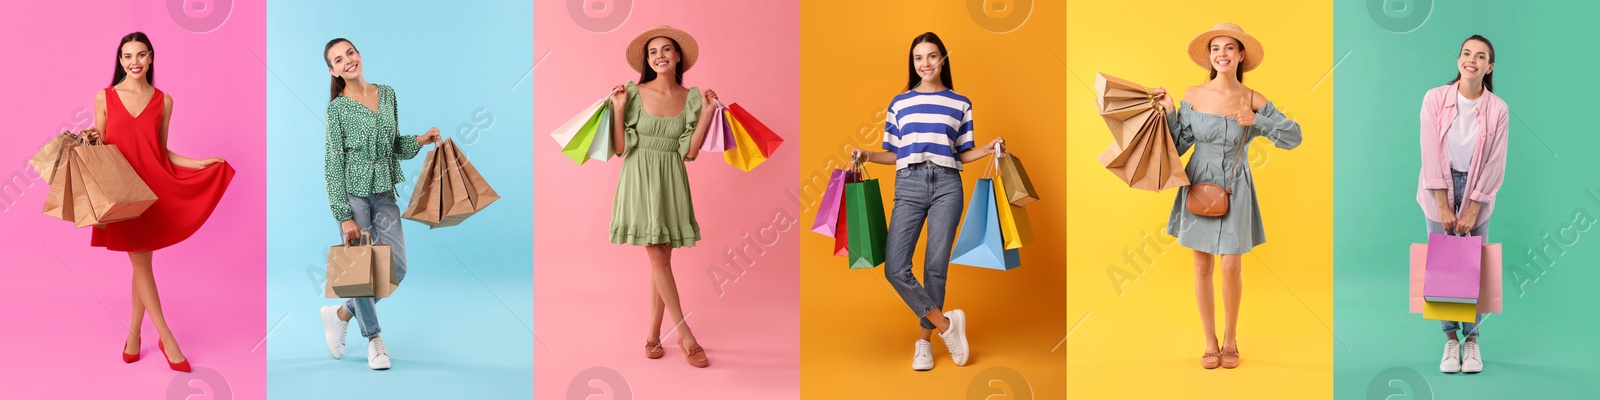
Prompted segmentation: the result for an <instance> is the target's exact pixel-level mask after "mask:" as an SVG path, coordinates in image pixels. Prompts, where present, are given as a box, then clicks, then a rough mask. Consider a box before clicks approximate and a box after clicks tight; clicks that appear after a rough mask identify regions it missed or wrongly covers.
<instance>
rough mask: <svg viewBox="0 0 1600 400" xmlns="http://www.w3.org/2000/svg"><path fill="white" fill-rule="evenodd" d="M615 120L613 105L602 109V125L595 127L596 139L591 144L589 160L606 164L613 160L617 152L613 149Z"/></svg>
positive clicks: (609, 104) (607, 105)
mask: <svg viewBox="0 0 1600 400" xmlns="http://www.w3.org/2000/svg"><path fill="white" fill-rule="evenodd" d="M614 118H616V115H613V114H612V110H611V103H609V102H607V103H606V104H605V105H604V106H601V107H600V123H599V124H598V125H596V126H595V129H594V138H593V139H591V141H590V143H589V158H591V159H595V160H599V161H600V162H606V161H608V160H611V155H612V154H616V150H615V149H612V148H611V144H612V143H611V129H612V128H613V127H612V126H611V124H612V122H613V120H614ZM579 164H582V163H581V162H580V163H579Z"/></svg>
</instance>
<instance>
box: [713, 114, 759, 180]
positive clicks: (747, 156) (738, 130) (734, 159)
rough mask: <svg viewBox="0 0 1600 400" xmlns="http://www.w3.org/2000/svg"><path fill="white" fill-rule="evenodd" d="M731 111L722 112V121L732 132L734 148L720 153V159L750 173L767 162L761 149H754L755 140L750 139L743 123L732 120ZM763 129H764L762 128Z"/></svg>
mask: <svg viewBox="0 0 1600 400" xmlns="http://www.w3.org/2000/svg"><path fill="white" fill-rule="evenodd" d="M731 112H732V111H731V110H724V111H723V120H725V121H727V122H728V129H730V130H732V131H733V138H734V143H735V144H734V148H732V149H729V150H728V151H724V152H722V159H723V161H726V162H727V163H728V165H732V166H734V167H736V168H739V169H740V170H743V171H744V172H750V170H752V169H755V168H756V166H759V165H761V163H764V162H767V156H766V155H763V154H761V149H760V148H759V147H756V142H755V138H752V137H750V131H749V130H748V129H746V127H745V126H744V123H743V121H739V120H738V119H734V118H733V116H732V114H730V113H731ZM763 129H765V128H764V127H763Z"/></svg>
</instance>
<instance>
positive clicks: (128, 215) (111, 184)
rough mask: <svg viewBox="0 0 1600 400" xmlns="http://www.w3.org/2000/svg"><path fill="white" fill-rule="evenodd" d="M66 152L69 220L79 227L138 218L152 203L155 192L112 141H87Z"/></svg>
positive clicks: (153, 202)
mask: <svg viewBox="0 0 1600 400" xmlns="http://www.w3.org/2000/svg"><path fill="white" fill-rule="evenodd" d="M68 153H69V154H67V156H66V157H68V158H69V160H68V162H69V163H71V165H70V166H69V167H68V168H70V169H71V171H72V174H73V177H72V201H73V205H72V207H73V210H72V211H73V214H74V217H73V221H74V222H75V223H76V224H77V226H78V227H79V228H82V227H86V226H90V225H104V224H108V223H112V222H117V221H123V220H129V219H133V218H138V217H139V215H140V214H142V213H144V210H145V209H148V208H150V205H151V204H155V202H156V194H155V192H152V191H150V187H149V186H147V185H145V183H144V180H143V179H142V178H140V177H139V173H138V172H135V171H134V170H133V164H130V163H128V159H127V158H124V157H123V156H122V152H121V151H119V150H117V146H116V145H109V144H99V142H96V141H90V142H86V143H85V144H83V145H78V146H73V147H72V149H71V151H70V152H68Z"/></svg>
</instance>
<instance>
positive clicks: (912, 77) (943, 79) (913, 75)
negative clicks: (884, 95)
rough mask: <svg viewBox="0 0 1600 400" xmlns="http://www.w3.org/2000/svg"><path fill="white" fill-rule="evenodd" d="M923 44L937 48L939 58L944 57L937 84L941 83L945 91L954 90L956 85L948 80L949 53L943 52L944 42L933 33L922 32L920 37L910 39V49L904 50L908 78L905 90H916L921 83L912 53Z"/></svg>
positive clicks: (920, 76)
mask: <svg viewBox="0 0 1600 400" xmlns="http://www.w3.org/2000/svg"><path fill="white" fill-rule="evenodd" d="M923 43H933V45H934V46H935V47H938V48H939V56H940V57H944V58H943V59H942V60H943V61H942V62H943V63H944V66H943V67H942V68H939V83H943V84H944V88H945V89H951V90H955V88H956V84H955V83H954V82H952V81H951V80H950V52H948V51H945V49H944V41H943V40H939V35H936V34H934V33H933V32H923V33H922V34H921V35H917V37H915V38H912V39H911V49H910V50H906V70H907V73H906V75H907V76H908V77H907V78H906V90H908V91H909V90H912V89H916V88H917V85H918V84H921V83H922V75H917V60H916V59H917V57H916V55H913V54H912V53H914V52H916V51H917V45H919V44H923Z"/></svg>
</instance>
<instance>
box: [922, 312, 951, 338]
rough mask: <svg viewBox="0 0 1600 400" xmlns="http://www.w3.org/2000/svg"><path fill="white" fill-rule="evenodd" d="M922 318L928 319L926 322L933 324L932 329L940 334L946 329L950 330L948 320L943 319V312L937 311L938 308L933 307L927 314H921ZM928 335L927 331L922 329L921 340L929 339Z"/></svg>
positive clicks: (946, 318)
mask: <svg viewBox="0 0 1600 400" xmlns="http://www.w3.org/2000/svg"><path fill="white" fill-rule="evenodd" d="M922 316H923V317H926V318H928V322H932V323H933V328H934V329H936V330H938V331H939V332H941V333H943V332H944V331H945V330H946V329H950V318H948V317H945V316H944V311H942V310H939V308H938V307H934V308H933V310H931V311H928V313H927V314H923V315H922ZM929 333H930V331H929V330H927V329H923V330H922V338H923V339H927V338H928V337H929V336H928V334H929Z"/></svg>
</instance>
